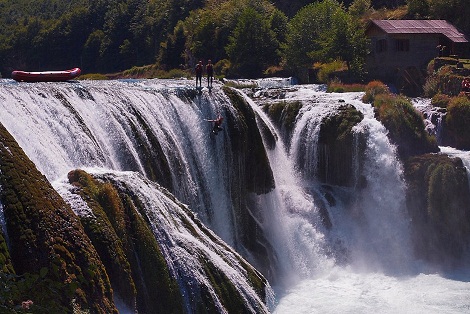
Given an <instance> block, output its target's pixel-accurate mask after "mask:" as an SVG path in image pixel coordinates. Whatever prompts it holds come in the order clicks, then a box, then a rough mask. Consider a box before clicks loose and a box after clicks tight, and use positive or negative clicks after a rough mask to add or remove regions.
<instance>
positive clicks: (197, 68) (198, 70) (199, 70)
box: [196, 61, 202, 88]
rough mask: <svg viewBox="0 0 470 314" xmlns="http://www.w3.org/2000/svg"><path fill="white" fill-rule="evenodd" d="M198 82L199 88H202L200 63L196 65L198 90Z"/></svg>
mask: <svg viewBox="0 0 470 314" xmlns="http://www.w3.org/2000/svg"><path fill="white" fill-rule="evenodd" d="M198 81H199V87H200V88H202V61H199V62H198V64H196V88H198V86H197V82H198Z"/></svg>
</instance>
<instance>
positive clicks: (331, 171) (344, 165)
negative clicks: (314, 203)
mask: <svg viewBox="0 0 470 314" xmlns="http://www.w3.org/2000/svg"><path fill="white" fill-rule="evenodd" d="M363 118H364V115H363V114H362V113H361V112H359V111H357V110H356V109H355V108H354V106H352V105H347V104H346V105H343V106H341V107H339V109H338V110H337V111H336V112H335V114H334V115H330V116H327V117H325V118H324V119H323V121H322V124H321V127H320V133H319V137H318V157H317V160H318V166H317V173H316V175H317V177H318V179H319V180H320V181H321V182H323V183H327V184H332V185H341V186H352V185H353V184H354V183H355V182H354V181H355V178H354V168H355V167H356V165H354V161H355V160H362V159H361V158H359V159H358V158H357V156H355V154H356V153H357V154H359V155H362V153H361V152H363V151H364V149H365V138H363V137H357V139H356V135H355V134H354V132H353V131H352V128H353V127H354V126H355V125H357V124H358V123H359V122H361V121H362V119H363Z"/></svg>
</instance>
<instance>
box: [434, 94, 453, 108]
mask: <svg viewBox="0 0 470 314" xmlns="http://www.w3.org/2000/svg"><path fill="white" fill-rule="evenodd" d="M449 102H450V97H449V96H447V95H446V94H441V93H438V94H436V95H434V97H433V98H432V99H431V105H432V106H433V107H439V108H446V107H447V105H448V104H449Z"/></svg>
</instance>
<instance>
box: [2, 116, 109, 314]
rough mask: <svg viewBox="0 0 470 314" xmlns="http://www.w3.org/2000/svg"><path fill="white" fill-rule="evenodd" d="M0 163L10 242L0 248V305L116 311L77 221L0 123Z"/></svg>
mask: <svg viewBox="0 0 470 314" xmlns="http://www.w3.org/2000/svg"><path fill="white" fill-rule="evenodd" d="M0 160H1V161H2V162H1V163H0V185H1V186H2V189H1V191H0V200H1V203H2V205H3V211H4V215H5V221H6V224H7V229H8V239H9V250H8V249H6V247H5V246H4V245H3V244H2V246H1V249H0V252H1V253H2V254H1V255H0V257H1V261H2V264H1V265H0V269H2V271H1V273H0V274H1V276H2V282H5V283H6V285H3V284H2V286H1V287H0V307H1V308H7V309H9V310H12V311H14V310H15V308H16V307H17V306H18V305H19V306H21V302H22V301H27V300H32V301H33V305H31V306H34V312H35V313H51V312H54V310H53V309H57V311H55V312H57V313H64V312H70V311H71V308H72V307H74V306H76V307H79V308H81V309H89V310H90V311H92V312H93V313H116V312H117V311H116V308H115V307H114V304H113V293H112V289H111V285H110V283H109V280H108V276H107V274H106V271H105V268H104V266H103V264H102V263H101V260H100V258H99V256H98V254H97V252H96V250H95V248H94V247H93V245H92V244H91V242H90V241H89V239H88V237H87V236H86V234H85V232H84V230H83V228H82V226H81V224H80V222H79V220H78V218H77V217H76V215H75V214H74V213H73V212H72V210H71V209H70V207H69V206H68V205H67V204H66V203H65V202H64V201H63V199H62V198H61V197H60V196H59V195H58V194H57V192H56V191H55V190H54V189H53V188H52V186H51V185H50V183H49V182H48V181H47V179H46V178H45V177H44V176H43V175H42V174H41V173H40V172H39V171H38V170H37V169H36V167H35V165H34V164H33V163H32V162H31V161H30V160H29V159H28V157H27V156H26V155H25V154H24V152H23V150H22V149H21V148H20V147H19V146H18V144H17V143H16V141H15V140H14V139H13V138H12V137H11V135H10V134H9V133H8V132H7V130H6V129H5V128H4V127H3V125H1V124H0ZM1 243H4V241H0V244H1ZM7 250H8V252H9V254H8V253H7ZM9 257H10V258H9ZM3 280H5V281H3ZM59 291H60V293H59Z"/></svg>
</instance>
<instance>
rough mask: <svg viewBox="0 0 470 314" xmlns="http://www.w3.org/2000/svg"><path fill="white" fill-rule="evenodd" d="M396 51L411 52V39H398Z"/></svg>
mask: <svg viewBox="0 0 470 314" xmlns="http://www.w3.org/2000/svg"><path fill="white" fill-rule="evenodd" d="M395 48H396V51H410V40H409V39H397V40H396V41H395Z"/></svg>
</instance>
